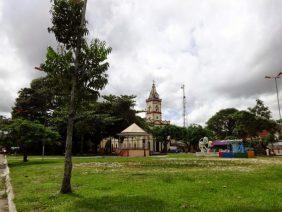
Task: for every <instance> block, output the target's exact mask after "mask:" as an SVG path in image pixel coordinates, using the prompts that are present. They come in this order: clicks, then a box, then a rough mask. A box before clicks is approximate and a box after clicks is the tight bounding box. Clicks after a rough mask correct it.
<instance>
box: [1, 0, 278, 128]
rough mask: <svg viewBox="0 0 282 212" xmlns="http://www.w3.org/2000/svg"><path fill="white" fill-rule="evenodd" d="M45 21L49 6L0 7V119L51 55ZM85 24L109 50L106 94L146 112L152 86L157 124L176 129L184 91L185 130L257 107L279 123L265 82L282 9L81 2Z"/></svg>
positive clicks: (240, 0)
mask: <svg viewBox="0 0 282 212" xmlns="http://www.w3.org/2000/svg"><path fill="white" fill-rule="evenodd" d="M49 11H50V1H49V0H21V1H19V0H0V26H1V28H0V47H1V48H0V114H4V115H7V116H9V114H10V111H11V106H13V104H14V101H15V98H16V97H17V92H18V90H19V89H20V88H22V87H26V86H29V83H30V81H31V80H32V79H34V78H36V77H38V76H39V73H37V72H36V71H35V70H34V69H33V67H34V66H36V65H38V64H40V63H42V62H43V60H44V56H45V53H46V48H47V47H48V46H49V45H51V46H56V45H57V44H56V41H55V39H54V37H53V35H51V34H49V33H48V32H47V27H48V26H50V13H49ZM87 20H88V22H89V25H88V27H89V29H90V35H89V39H92V38H94V37H98V38H100V39H102V40H105V41H106V42H107V43H108V45H109V46H111V47H112V48H113V51H112V54H111V55H110V58H109V62H110V65H111V67H110V69H109V72H108V73H109V84H108V85H107V87H106V89H105V90H104V91H103V93H104V94H108V93H113V94H117V95H120V94H134V95H137V107H138V108H139V109H140V108H145V99H146V98H147V97H148V95H149V91H150V88H151V84H152V81H153V80H155V81H156V83H157V90H158V92H159V94H160V96H161V98H162V99H163V116H164V118H165V119H166V120H171V121H172V122H173V123H175V124H179V125H181V123H182V92H181V89H180V87H181V84H183V83H184V84H185V86H186V95H187V113H188V122H189V123H198V124H204V123H205V122H206V121H207V119H208V118H209V117H210V116H212V115H213V114H214V113H215V112H217V111H218V110H219V109H222V108H227V107H236V108H238V109H246V108H247V107H250V106H253V105H254V104H255V99H257V98H260V99H262V100H263V101H264V102H265V104H266V105H268V106H269V107H270V109H271V111H272V115H273V117H274V118H275V119H277V118H278V109H277V101H276V93H275V85H274V82H273V81H271V80H266V79H264V76H265V75H275V74H276V73H278V72H280V71H282V37H281V35H282V24H281V23H282V1H281V0H248V1H246V0H205V1H204V0H142V1H140V0H118V1H117V0H88V8H87ZM279 83H280V84H282V82H279ZM281 86H282V85H279V88H281Z"/></svg>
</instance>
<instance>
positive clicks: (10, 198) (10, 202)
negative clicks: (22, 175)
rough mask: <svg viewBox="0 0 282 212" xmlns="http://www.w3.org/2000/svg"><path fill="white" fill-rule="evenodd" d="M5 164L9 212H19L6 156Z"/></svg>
mask: <svg viewBox="0 0 282 212" xmlns="http://www.w3.org/2000/svg"><path fill="white" fill-rule="evenodd" d="M4 164H5V166H6V168H5V171H4V177H5V185H6V193H7V200H8V207H9V212H17V210H16V205H15V203H14V201H13V200H14V196H15V195H14V192H13V188H12V184H11V178H10V169H9V166H8V162H7V157H6V155H5V156H4Z"/></svg>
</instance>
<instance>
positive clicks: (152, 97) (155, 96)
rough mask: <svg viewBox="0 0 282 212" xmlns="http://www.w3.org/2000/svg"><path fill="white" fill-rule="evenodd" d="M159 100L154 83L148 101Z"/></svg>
mask: <svg viewBox="0 0 282 212" xmlns="http://www.w3.org/2000/svg"><path fill="white" fill-rule="evenodd" d="M159 98H160V97H159V94H158V92H157V89H156V85H155V82H153V85H152V89H151V92H150V96H149V99H159Z"/></svg>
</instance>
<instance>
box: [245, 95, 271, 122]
mask: <svg viewBox="0 0 282 212" xmlns="http://www.w3.org/2000/svg"><path fill="white" fill-rule="evenodd" d="M248 110H249V111H250V112H251V113H252V114H254V115H255V116H257V117H261V118H265V119H270V118H271V112H270V110H269V108H268V107H267V106H265V105H264V103H263V101H262V100H260V99H257V100H256V105H255V106H254V107H253V108H248Z"/></svg>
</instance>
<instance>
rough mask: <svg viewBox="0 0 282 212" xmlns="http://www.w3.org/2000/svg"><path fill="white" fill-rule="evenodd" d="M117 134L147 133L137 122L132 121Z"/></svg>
mask: <svg viewBox="0 0 282 212" xmlns="http://www.w3.org/2000/svg"><path fill="white" fill-rule="evenodd" d="M119 135H140V136H142V135H148V133H147V132H146V131H145V130H143V129H142V128H141V127H139V126H138V125H137V124H135V123H133V124H132V125H130V126H129V127H127V128H126V129H125V130H123V131H122V132H121V133H120V134H119Z"/></svg>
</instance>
